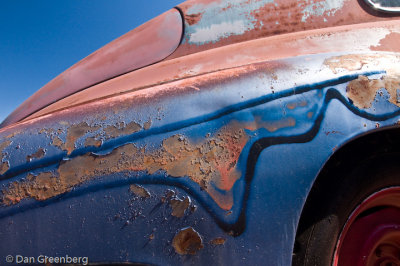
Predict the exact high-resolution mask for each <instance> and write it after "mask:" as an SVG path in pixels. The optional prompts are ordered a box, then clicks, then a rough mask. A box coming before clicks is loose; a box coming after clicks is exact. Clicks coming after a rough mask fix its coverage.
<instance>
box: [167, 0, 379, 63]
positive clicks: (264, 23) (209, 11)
mask: <svg viewBox="0 0 400 266" xmlns="http://www.w3.org/2000/svg"><path fill="white" fill-rule="evenodd" d="M178 7H179V8H180V9H181V10H182V12H183V14H184V16H185V36H184V40H183V43H182V45H180V47H179V48H178V50H177V51H176V52H175V53H174V54H173V55H171V56H172V57H178V56H181V55H186V54H190V53H196V52H199V51H203V50H205V49H212V48H215V47H220V46H224V45H227V44H232V43H238V42H242V41H246V40H253V39H257V38H263V37H268V36H274V35H278V34H285V33H291V32H298V31H304V30H311V29H320V28H328V27H335V26H341V25H352V24H356V23H365V22H373V21H382V20H385V19H386V18H382V17H381V18H379V17H377V16H374V15H371V14H370V13H368V12H367V10H364V9H363V8H362V7H361V6H360V2H359V1H351V0H328V1H326V0H306V1H291V0H275V1H274V0H242V1H234V2H232V1H229V0H220V1H211V0H204V1H198V0H192V1H186V2H184V3H182V4H181V5H179V6H178Z"/></svg>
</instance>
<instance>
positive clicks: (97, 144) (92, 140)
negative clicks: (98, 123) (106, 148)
mask: <svg viewBox="0 0 400 266" xmlns="http://www.w3.org/2000/svg"><path fill="white" fill-rule="evenodd" d="M102 143H103V142H102V141H101V140H98V139H96V137H89V138H86V139H85V147H89V146H94V147H100V146H101V144H102Z"/></svg>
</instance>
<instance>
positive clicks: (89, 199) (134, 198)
mask: <svg viewBox="0 0 400 266" xmlns="http://www.w3.org/2000/svg"><path fill="white" fill-rule="evenodd" d="M328 2H329V1H328ZM339 2H340V3H343V6H346V5H354V6H355V5H356V4H357V2H351V4H350V1H342V2H341V1H339ZM189 3H191V2H189ZM218 3H222V4H226V2H225V1H215V2H214V3H213V4H209V3H208V1H200V2H199V1H198V2H197V4H198V7H199V6H200V7H204V8H205V7H206V6H207V5H217V4H218ZM240 3H242V2H239V1H234V2H233V5H239V6H240ZM243 3H244V2H243ZM250 3H252V4H253V5H255V6H257V5H258V4H260V5H261V3H264V2H260V1H250ZM279 3H280V2H279ZM312 3H314V2H312ZM312 3H311V2H309V1H306V2H303V4H308V5H311V4H312ZM317 3H318V4H317ZM319 3H322V2H320V1H318V2H315V3H314V6H315V5H319ZM204 10H208V9H207V8H205V9H204ZM212 10H213V9H212ZM329 10H330V9H329ZM335 10H336V9H335ZM246 12H247V11H246ZM330 12H331V13H335V15H338V14H341V13H340V12H346V11H345V10H344V11H342V10H341V9H340V10H339V9H338V10H336V11H335V12H333V11H332V10H330V11H326V12H324V13H323V14H320V15H318V14H310V19H314V16H316V18H315V19H317V20H322V21H323V18H324V17H325V16H326V17H327V18H326V19H327V20H328V19H333V16H331V15H330V14H331V13H330ZM369 18H371V20H373V19H372V16H371V17H368V19H369ZM299 19H300V18H299ZM307 19H308V18H306V20H307ZM379 19H380V18H377V19H376V20H379ZM385 19H386V18H385ZM355 21H359V20H355ZM361 21H362V20H361ZM332 23H334V22H332ZM335 23H336V22H335ZM337 23H339V22H337ZM349 23H352V22H349ZM399 23H400V22H399V20H395V19H393V21H383V22H369V23H362V24H358V25H353V26H339V27H333V28H329V29H319V30H311V31H304V32H298V33H291V34H285V35H282V36H271V37H266V38H261V39H258V40H253V41H249V42H244V43H238V44H233V45H230V46H225V47H220V48H215V49H211V48H213V47H211V46H210V47H209V48H210V49H211V50H207V51H203V52H199V53H196V54H193V55H187V56H185V57H181V58H175V59H169V60H167V61H165V62H160V63H158V64H156V65H153V66H148V67H146V68H143V69H140V70H137V71H134V72H132V73H129V74H126V75H124V76H121V77H117V78H115V79H112V80H109V81H106V82H104V83H102V84H98V85H96V86H93V87H91V88H88V89H86V90H84V91H81V92H79V93H77V94H75V95H71V96H69V97H67V98H65V99H63V100H61V101H59V102H57V103H55V104H53V105H52V106H49V107H47V108H45V109H43V110H41V111H39V112H38V113H36V114H33V115H32V116H31V117H29V118H27V119H25V120H24V121H21V122H19V123H15V124H13V125H9V126H7V127H5V128H3V129H1V130H0V138H1V142H0V150H1V154H2V164H1V170H0V172H1V181H0V182H1V184H2V186H1V207H0V226H1V228H2V229H1V230H0V236H1V237H2V238H3V239H7V242H6V241H2V242H1V244H0V250H1V252H0V255H1V256H6V255H8V254H12V255H14V254H26V256H38V254H47V255H51V256H56V255H57V254H70V255H71V256H86V257H88V258H89V260H90V262H104V263H106V262H140V263H145V264H160V265H176V264H206V263H212V264H232V265H242V264H254V265H290V263H291V259H292V253H293V246H294V240H295V237H296V229H297V226H298V223H299V219H300V215H301V211H302V208H303V206H304V204H305V202H306V199H307V196H308V194H309V192H310V190H311V188H312V186H313V183H314V182H315V179H316V177H317V176H318V173H319V171H321V169H322V167H323V166H324V164H325V163H326V162H327V161H328V160H329V158H330V157H331V156H332V155H333V154H334V153H335V152H336V151H337V150H338V149H340V148H341V147H342V146H343V145H345V144H346V143H348V142H350V141H352V140H353V139H355V138H357V137H359V136H361V135H363V134H368V133H371V132H374V131H377V130H381V129H382V128H391V127H398V123H399V118H400V116H399V115H400V109H399V106H400V103H399V102H400V100H399V91H400V68H399V63H400V54H399V52H400V51H399V50H398V49H399V48H398V46H397V45H396V43H397V41H398V40H399V39H398V38H399V36H400V29H399V25H400V24H399ZM193 25H194V24H193ZM335 25H336V24H335ZM299 30H301V28H299ZM251 38H252V37H251ZM216 43H217V42H216ZM218 45H219V44H218ZM221 45H222V43H221ZM244 48H247V49H244ZM182 49H183V48H182ZM185 49H186V48H185ZM199 49H200V48H199ZM207 49H208V48H207ZM178 50H179V48H178ZM178 50H177V51H178ZM107 90H108V91H107Z"/></svg>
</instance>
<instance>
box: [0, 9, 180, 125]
mask: <svg viewBox="0 0 400 266" xmlns="http://www.w3.org/2000/svg"><path fill="white" fill-rule="evenodd" d="M182 31H183V29H182V18H181V15H180V14H179V12H178V11H177V10H175V9H172V10H170V11H167V12H166V13H164V14H162V15H160V16H158V17H156V18H155V19H153V20H151V21H149V22H147V23H145V24H143V25H141V26H139V27H138V28H136V29H134V30H132V31H130V32H128V33H126V34H125V35H123V36H121V37H120V38H118V39H116V40H114V41H113V42H111V43H109V44H107V45H106V46H104V47H103V48H101V49H99V50H97V51H96V52H94V53H93V54H91V55H89V56H88V57H86V58H85V59H83V60H82V61H80V62H78V63H76V64H75V65H73V66H72V67H70V68H69V69H67V70H66V71H65V72H63V73H62V74H60V75H59V76H57V77H56V78H55V79H53V80H52V81H50V82H49V83H48V84H46V85H45V86H44V87H43V88H41V89H40V90H39V91H37V92H36V93H35V94H34V95H33V96H31V97H30V98H29V99H28V100H27V101H25V102H24V103H23V104H22V105H21V106H19V107H18V108H17V109H16V110H15V111H14V112H13V113H12V114H10V115H9V116H8V117H7V118H6V119H5V120H4V122H3V123H2V126H6V125H9V124H12V123H15V122H17V121H19V120H21V119H23V118H25V117H26V116H28V115H30V114H32V113H33V112H35V111H38V110H40V109H41V108H43V107H46V106H47V105H49V104H52V103H53V102H55V101H57V100H59V99H62V98H64V97H66V96H68V95H71V94H73V93H75V92H77V91H80V90H82V89H85V88H87V87H90V86H92V85H94V84H97V83H99V82H102V81H104V80H107V79H110V78H113V77H115V76H118V75H121V74H124V73H127V72H129V71H132V70H135V69H138V68H141V67H144V66H147V65H150V64H153V63H156V62H158V61H160V60H162V59H164V58H166V57H167V56H169V55H170V54H171V53H172V52H173V51H174V50H175V49H176V48H177V47H178V45H179V42H180V39H181V35H182Z"/></svg>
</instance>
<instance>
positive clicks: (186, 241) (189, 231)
mask: <svg viewBox="0 0 400 266" xmlns="http://www.w3.org/2000/svg"><path fill="white" fill-rule="evenodd" d="M172 246H173V247H174V249H175V251H176V253H178V254H179V255H186V254H190V255H195V254H196V252H197V251H199V250H201V249H202V248H203V247H204V245H203V239H202V238H201V236H200V234H199V233H198V232H197V231H195V230H194V229H193V228H192V227H187V228H183V229H181V230H180V231H179V232H178V233H177V234H176V235H175V237H174V239H173V240H172Z"/></svg>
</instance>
